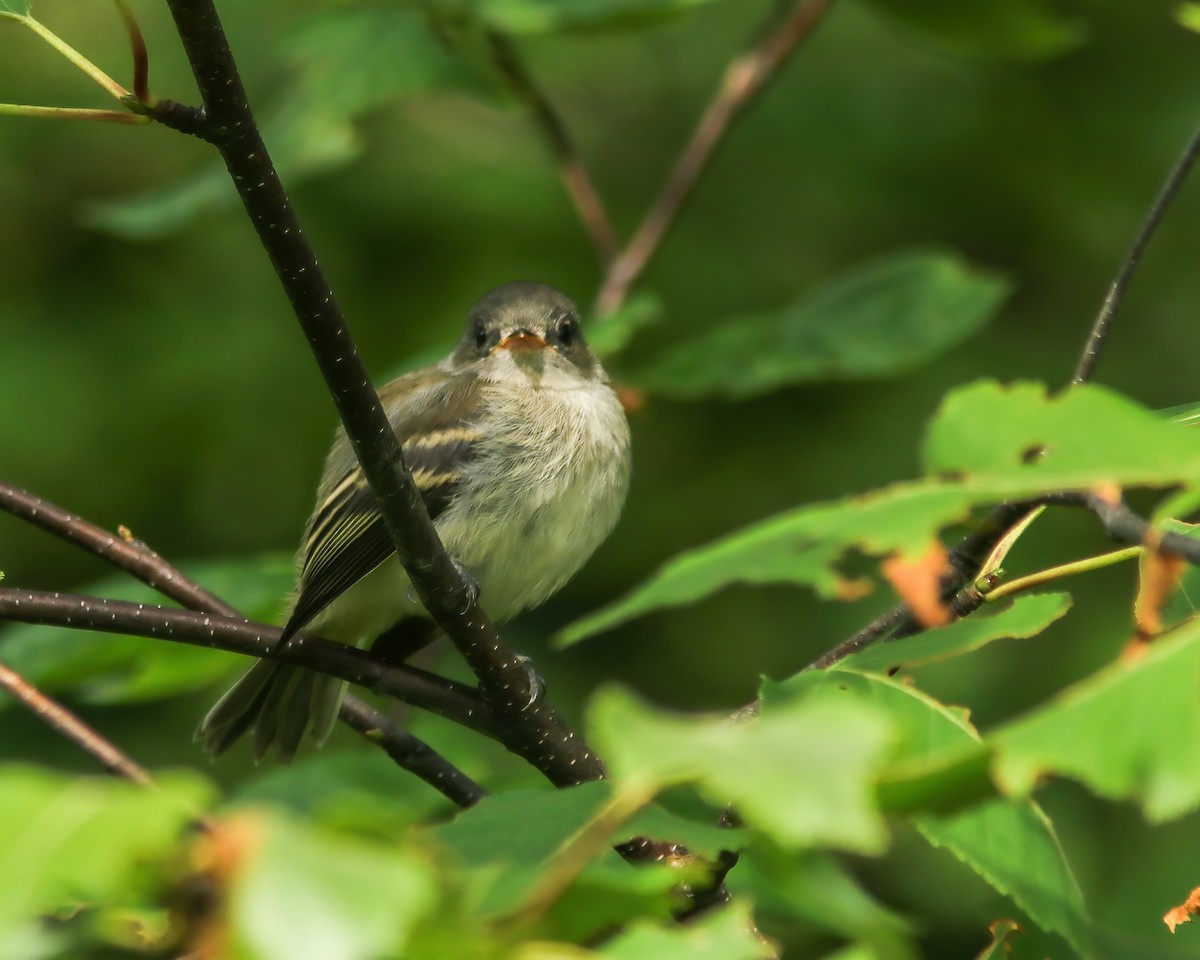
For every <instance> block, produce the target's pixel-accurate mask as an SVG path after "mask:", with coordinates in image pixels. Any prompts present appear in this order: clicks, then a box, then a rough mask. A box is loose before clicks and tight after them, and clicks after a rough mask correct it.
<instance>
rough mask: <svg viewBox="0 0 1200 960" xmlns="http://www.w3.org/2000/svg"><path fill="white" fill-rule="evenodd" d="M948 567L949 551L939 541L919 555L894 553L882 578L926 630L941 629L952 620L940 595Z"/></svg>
mask: <svg viewBox="0 0 1200 960" xmlns="http://www.w3.org/2000/svg"><path fill="white" fill-rule="evenodd" d="M946 566H947V558H946V548H945V547H944V546H942V544H941V543H939V542H937V541H934V542H933V543H931V544H930V545H929V547H928V548H927V549H926V550H925V552H924V553H922V554H920V555H919V556H916V557H911V558H910V557H906V556H903V555H900V554H894V555H892V556H890V557H888V558H887V559H886V560H884V561H883V564H882V569H883V575H884V576H885V577H887V579H888V583H890V584H891V585H892V587H893V588H894V589H895V591H896V593H898V594H899V595H900V599H901V600H903V601H904V602H905V603H906V604H907V605H908V608H909V609H910V610H911V611H912V613H913V616H914V617H916V619H917V622H918V623H919V624H921V626H923V627H942V626H945V625H946V624H947V623H949V622H950V620H951V619H952V618H951V614H950V610H949V608H948V607H947V606H946V605H945V604H944V603H942V596H941V594H942V574H943V573H945V571H946Z"/></svg>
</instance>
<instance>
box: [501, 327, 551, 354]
mask: <svg viewBox="0 0 1200 960" xmlns="http://www.w3.org/2000/svg"><path fill="white" fill-rule="evenodd" d="M545 346H546V341H545V340H543V339H542V338H541V337H539V336H538V335H537V334H536V333H534V332H533V331H532V330H514V331H513V332H512V333H510V334H509V335H508V336H507V337H505V338H504V339H503V340H501V341H500V342H499V343H498V344H497V345H496V348H497V349H498V350H512V351H513V352H514V353H523V352H525V351H529V350H542V349H544V348H545Z"/></svg>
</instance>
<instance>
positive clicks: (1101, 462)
mask: <svg viewBox="0 0 1200 960" xmlns="http://www.w3.org/2000/svg"><path fill="white" fill-rule="evenodd" d="M1039 450H1040V451H1042V453H1041V454H1040V455H1039V456H1036V457H1034V456H1031V454H1033V453H1035V452H1036V451H1039ZM924 461H925V468H926V470H927V471H928V472H929V473H930V474H934V475H935V476H933V477H930V478H929V479H925V480H919V481H914V482H909V483H899V484H895V485H893V486H890V487H885V488H884V489H882V490H879V491H876V492H874V493H870V494H867V495H865V496H859V497H848V498H846V499H843V500H839V501H834V502H831V503H819V504H813V505H810V506H804V507H799V508H797V509H795V510H790V511H788V512H785V513H782V514H779V515H777V516H775V517H772V518H770V519H768V520H764V521H761V522H759V523H757V524H754V525H752V526H750V527H747V528H745V529H743V530H741V531H738V532H737V533H733V534H730V535H729V536H727V537H724V538H723V539H720V540H717V541H715V542H714V543H711V544H709V545H707V546H705V547H701V548H699V549H696V550H692V551H689V552H686V553H683V554H681V555H680V556H678V557H676V558H675V559H673V560H671V561H669V562H668V563H667V564H665V565H664V566H663V567H662V568H661V569H660V570H659V571H658V572H657V573H656V574H654V575H653V576H652V577H651V578H650V579H649V580H648V581H646V582H645V583H643V584H642V585H641V586H640V587H638V588H636V589H635V590H634V591H633V592H632V593H629V594H627V595H626V596H625V597H623V598H622V599H620V600H618V601H616V602H615V603H613V604H611V605H609V606H607V607H603V608H601V609H600V610H599V611H597V612H595V613H592V614H590V615H588V616H586V617H584V618H582V619H581V620H577V621H575V622H574V623H572V624H570V625H569V626H567V627H566V628H565V629H564V630H563V631H562V632H561V633H560V634H559V635H558V637H557V638H556V642H557V643H559V644H560V645H566V644H570V643H574V642H577V641H578V640H581V639H583V638H584V637H587V636H590V635H592V634H594V633H599V632H600V631H602V630H607V629H610V628H611V627H614V626H616V625H617V624H619V623H623V622H624V621H626V620H630V619H632V618H634V617H637V616H641V615H643V614H645V613H648V612H649V611H651V610H658V609H661V608H663V607H671V606H680V605H682V604H685V603H692V602H694V601H696V600H699V599H701V598H702V597H706V596H708V595H709V594H711V593H713V592H715V591H716V590H719V589H721V588H723V587H726V586H729V585H731V584H734V583H798V584H804V585H806V586H810V587H812V588H813V589H814V590H816V591H817V593H818V594H819V595H821V596H822V597H827V598H854V597H857V596H861V595H862V593H863V592H864V586H865V585H866V584H864V582H863V581H862V580H851V579H849V578H847V577H846V576H845V575H843V574H842V573H841V572H840V571H839V570H838V569H837V564H838V563H839V562H840V561H842V560H843V559H844V558H845V557H846V556H847V554H848V553H849V552H850V551H851V550H855V551H859V552H861V553H865V554H867V555H868V556H874V557H880V556H885V555H887V554H891V553H900V554H903V555H906V556H915V555H917V554H920V553H922V552H924V551H925V550H927V549H928V548H929V546H930V544H931V543H932V542H933V540H934V538H935V537H936V536H937V535H938V534H939V533H940V531H941V530H943V529H944V528H945V527H947V526H950V525H951V524H954V523H959V522H962V521H964V520H966V519H967V518H968V516H969V515H970V512H971V510H972V509H973V508H975V507H979V506H983V505H986V504H992V503H996V502H999V501H1001V500H1013V499H1019V498H1021V497H1030V496H1036V495H1038V494H1040V493H1045V492H1046V491H1050V490H1080V489H1088V488H1089V487H1091V486H1093V485H1094V484H1099V483H1118V484H1121V485H1122V486H1136V485H1153V486H1167V485H1170V484H1176V483H1179V484H1194V483H1196V482H1197V480H1200V434H1197V433H1196V432H1195V431H1193V430H1190V429H1188V428H1187V427H1184V426H1181V425H1179V424H1175V423H1169V422H1164V421H1163V420H1162V419H1160V418H1159V417H1158V416H1157V415H1155V414H1154V413H1153V412H1152V411H1150V410H1147V409H1145V408H1144V407H1140V406H1138V405H1137V404H1135V403H1133V402H1132V401H1130V400H1127V399H1125V398H1124V397H1121V396H1120V395H1118V394H1116V393H1113V392H1111V391H1109V390H1105V389H1104V388H1102V387H1096V386H1079V387H1073V388H1072V389H1070V390H1068V391H1066V392H1065V393H1062V394H1060V395H1058V396H1055V397H1048V396H1047V394H1046V390H1045V388H1044V387H1042V386H1040V385H1039V384H1033V383H1018V384H1014V385H1012V386H1001V385H1000V384H998V383H995V382H994V381H988V380H985V381H980V382H978V383H975V384H970V385H968V386H966V387H962V388H960V389H958V390H956V391H953V392H952V393H950V394H949V395H948V397H947V399H946V401H945V402H944V403H943V404H942V406H941V408H940V409H939V411H938V413H937V415H936V417H935V418H934V420H933V422H932V423H931V425H930V427H929V431H928V434H927V439H926V443H925V452H924Z"/></svg>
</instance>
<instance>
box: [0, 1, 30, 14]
mask: <svg viewBox="0 0 1200 960" xmlns="http://www.w3.org/2000/svg"><path fill="white" fill-rule="evenodd" d="M32 6H33V5H32V4H31V3H30V2H29V0H0V16H10V17H27V16H29V11H30V10H31V9H32Z"/></svg>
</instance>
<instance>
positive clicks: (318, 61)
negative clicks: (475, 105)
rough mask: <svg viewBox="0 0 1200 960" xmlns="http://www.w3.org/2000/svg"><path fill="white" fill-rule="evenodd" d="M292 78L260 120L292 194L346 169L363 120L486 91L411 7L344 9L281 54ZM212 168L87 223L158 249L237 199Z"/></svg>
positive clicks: (310, 24)
mask: <svg viewBox="0 0 1200 960" xmlns="http://www.w3.org/2000/svg"><path fill="white" fill-rule="evenodd" d="M279 46H280V47H281V48H282V56H283V58H284V59H285V61H286V63H287V68H288V70H289V71H290V75H289V76H288V78H287V79H286V80H285V81H284V82H282V83H281V84H280V87H279V89H280V90H281V91H282V93H281V96H280V99H278V100H277V101H276V102H275V103H273V104H271V105H270V106H269V107H268V108H267V109H266V110H265V111H263V113H262V118H261V125H262V130H263V139H264V140H265V141H266V144H267V147H268V149H269V150H270V151H271V157H272V159H273V160H274V161H275V166H276V168H277V169H278V171H279V174H280V177H281V178H282V179H283V181H284V182H285V183H287V184H288V185H289V187H294V186H295V185H296V183H298V182H300V181H301V180H303V179H305V178H307V177H311V176H313V175H315V174H318V173H322V172H325V171H328V170H331V169H334V168H336V167H339V166H342V165H344V164H346V163H348V162H349V161H351V160H353V159H354V158H355V157H357V156H358V155H359V154H360V152H361V150H362V145H361V143H360V141H359V138H358V134H357V132H356V130H355V126H354V123H355V120H356V119H357V118H358V117H359V116H361V115H362V114H364V113H367V112H369V111H371V110H375V109H378V108H379V107H381V106H383V105H385V104H387V103H389V102H392V101H394V100H398V99H401V98H403V97H407V96H412V95H413V94H417V93H424V92H426V91H429V90H442V89H458V90H463V89H470V90H478V89H481V88H483V86H484V85H483V83H482V81H480V80H479V79H478V78H476V77H475V76H474V75H473V74H472V73H471V72H470V71H469V70H468V69H467V67H466V66H464V64H463V63H462V62H461V61H460V60H459V59H457V58H456V57H454V56H453V54H451V53H450V52H449V51H447V50H446V49H445V48H444V47H443V46H442V45H441V44H440V43H439V42H438V40H437V39H436V38H435V37H434V36H433V35H432V34H431V33H430V31H429V29H428V27H427V25H426V23H425V21H424V19H423V18H422V17H421V15H420V14H419V13H418V12H417V11H415V10H413V9H411V8H407V7H397V6H382V7H368V8H362V7H341V8H338V9H335V10H330V11H328V12H325V13H322V14H320V15H317V16H314V17H312V18H310V19H309V20H307V21H306V22H305V23H304V24H303V25H301V26H300V27H299V28H298V29H296V30H295V31H294V32H293V33H292V34H291V35H289V36H288V37H286V38H284V40H283V41H282V42H281V44H280V45H279ZM236 196H237V195H236V193H235V191H234V189H233V185H232V184H231V183H230V181H229V174H228V173H227V172H226V170H225V167H224V165H223V164H221V163H216V162H214V163H213V164H210V165H209V166H207V167H205V168H204V169H203V170H202V171H200V172H198V173H196V174H195V175H193V176H191V177H189V178H186V179H184V180H181V181H180V182H178V183H174V184H171V185H170V186H167V187H163V188H158V189H154V190H149V191H146V192H144V193H141V194H138V195H135V196H133V197H129V198H126V199H124V200H119V201H115V202H112V203H102V204H100V203H98V204H93V205H92V206H91V208H90V210H89V213H88V216H87V220H88V222H89V223H90V224H91V225H92V226H95V227H98V228H100V229H103V230H107V231H109V232H111V233H115V234H117V235H118V236H122V237H127V238H131V239H139V240H146V239H153V238H154V237H159V236H162V235H164V234H166V233H169V232H170V231H173V230H176V229H178V228H179V227H181V226H183V225H184V224H185V223H186V222H187V221H188V220H190V219H191V218H192V217H193V216H195V215H196V214H197V213H199V212H201V211H202V210H205V209H207V208H210V207H213V206H217V205H226V204H232V203H233V202H234V200H235V199H236Z"/></svg>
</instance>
